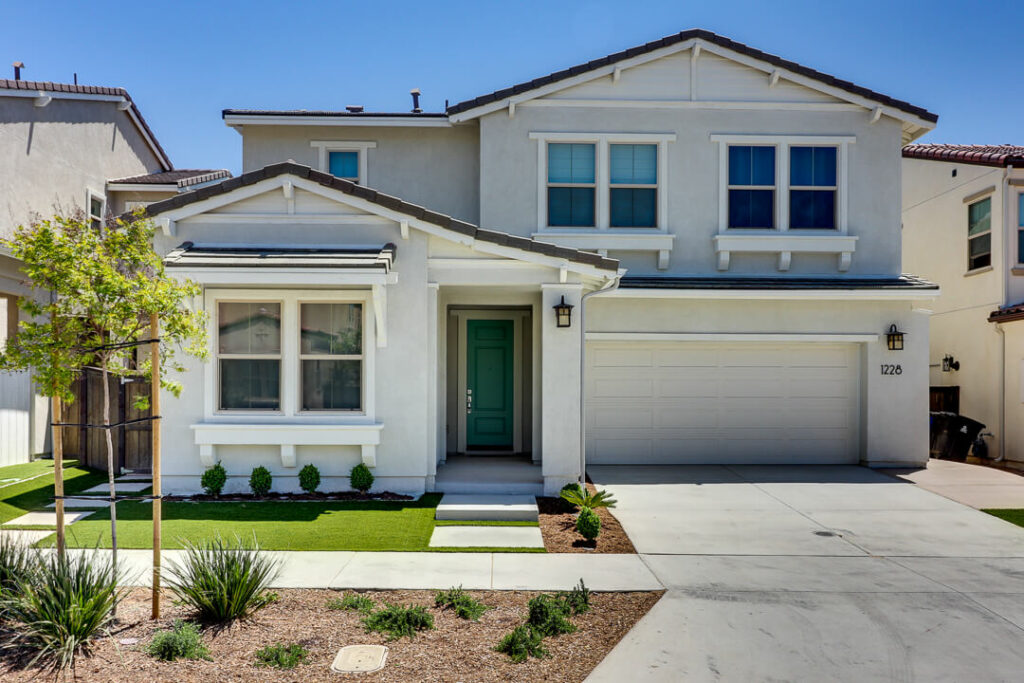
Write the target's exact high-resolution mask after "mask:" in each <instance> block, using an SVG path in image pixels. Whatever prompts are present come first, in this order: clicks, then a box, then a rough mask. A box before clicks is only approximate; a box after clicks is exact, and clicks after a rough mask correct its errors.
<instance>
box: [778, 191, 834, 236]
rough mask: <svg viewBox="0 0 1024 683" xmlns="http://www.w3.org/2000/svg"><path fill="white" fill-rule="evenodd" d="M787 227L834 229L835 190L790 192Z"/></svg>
mask: <svg viewBox="0 0 1024 683" xmlns="http://www.w3.org/2000/svg"><path fill="white" fill-rule="evenodd" d="M789 227H791V228H822V229H833V228H835V227H836V193H835V190H791V191H790V193H789Z"/></svg>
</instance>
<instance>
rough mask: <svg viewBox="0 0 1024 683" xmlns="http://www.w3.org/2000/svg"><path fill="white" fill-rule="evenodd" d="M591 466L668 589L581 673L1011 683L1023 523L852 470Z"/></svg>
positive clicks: (1021, 650) (1021, 615) (1018, 635)
mask: <svg viewBox="0 0 1024 683" xmlns="http://www.w3.org/2000/svg"><path fill="white" fill-rule="evenodd" d="M589 472H590V476H591V478H592V479H593V480H594V482H595V483H596V484H597V485H598V486H599V487H603V488H607V489H609V490H610V491H611V492H612V493H613V494H614V495H615V497H616V498H617V499H618V501H619V505H618V507H617V508H616V510H615V515H616V517H618V518H619V520H620V521H621V522H622V524H623V526H624V527H625V528H626V531H627V532H628V533H629V535H630V538H632V540H633V543H634V544H635V546H636V548H637V551H638V552H639V553H641V557H642V559H643V560H644V562H646V563H647V565H648V566H649V567H650V569H651V570H652V571H653V572H654V574H655V575H656V576H657V577H658V579H659V580H660V581H661V582H662V583H663V584H664V585H665V586H666V587H667V588H668V589H669V592H668V594H667V595H666V596H665V598H664V599H662V600H661V601H660V602H659V603H658V604H657V605H656V606H655V607H654V608H653V609H652V610H651V612H650V613H649V614H648V615H647V616H646V617H645V618H644V619H643V620H642V621H641V622H640V623H639V624H637V626H636V627H635V628H634V629H633V630H632V631H631V632H630V633H629V634H628V635H627V636H626V638H625V639H624V640H623V641H622V642H621V643H620V644H619V645H618V646H617V647H616V648H615V649H614V650H613V651H612V653H611V654H610V655H609V656H608V657H607V658H606V659H605V661H604V662H602V663H601V665H600V666H598V668H597V669H595V671H594V672H593V674H592V675H591V677H590V678H589V679H588V680H592V681H621V680H626V679H631V680H632V679H638V678H639V679H643V680H664V681H678V680H687V681H705V680H706V681H780V680H786V681H825V680H828V681H858V682H860V681H874V680H880V681H881V680H885V681H888V680H894V681H913V680H919V681H943V680H948V681H1016V680H1020V677H1021V672H1022V671H1024V529H1021V528H1019V527H1016V526H1014V525H1012V524H1009V523H1007V522H1004V521H1002V520H999V519H997V518H995V517H991V516H989V515H986V514H984V513H982V512H979V511H977V510H974V509H972V508H969V507H967V506H965V505H961V504H960V503H957V502H954V501H952V500H949V499H947V498H944V497H942V496H939V495H936V494H934V493H931V492H929V491H926V490H924V489H922V488H919V487H917V486H915V485H914V484H912V483H909V482H906V481H903V480H900V479H896V478H893V477H890V476H888V475H886V474H882V473H879V472H875V471H872V470H869V469H866V468H861V467H807V466H803V467H783V466H777V467H762V466H742V467H741V466H728V467H718V466H691V467H592V468H590V469H589ZM1022 485H1024V481H1022Z"/></svg>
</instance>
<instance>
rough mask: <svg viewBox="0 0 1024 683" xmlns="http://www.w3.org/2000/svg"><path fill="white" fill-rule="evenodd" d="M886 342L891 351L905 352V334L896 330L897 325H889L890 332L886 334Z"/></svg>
mask: <svg viewBox="0 0 1024 683" xmlns="http://www.w3.org/2000/svg"><path fill="white" fill-rule="evenodd" d="M885 341H886V344H888V346H889V350H890V351H902V350H903V333H902V332H900V331H899V330H897V329H896V324H895V323H894V324H892V325H889V331H888V332H886V333H885Z"/></svg>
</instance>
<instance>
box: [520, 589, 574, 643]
mask: <svg viewBox="0 0 1024 683" xmlns="http://www.w3.org/2000/svg"><path fill="white" fill-rule="evenodd" d="M526 608H527V610H528V611H529V613H530V616H529V617H527V619H526V623H527V625H529V626H530V627H531V628H532V629H533V631H534V632H535V633H537V634H539V635H541V636H557V635H559V634H561V633H572V632H573V631H575V630H576V627H575V626H574V625H573V624H572V622H570V621H569V619H568V617H569V614H570V610H569V609H568V608H567V607H566V605H565V604H563V603H562V601H561V600H559V599H558V598H556V597H555V596H553V595H548V594H546V593H542V594H541V595H538V596H537V597H535V598H531V599H530V601H529V602H528V603H526Z"/></svg>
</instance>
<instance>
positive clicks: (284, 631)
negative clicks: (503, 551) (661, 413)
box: [0, 589, 661, 683]
mask: <svg viewBox="0 0 1024 683" xmlns="http://www.w3.org/2000/svg"><path fill="white" fill-rule="evenodd" d="M362 594H363V595H366V596H367V597H370V598H371V599H373V600H374V601H375V602H376V603H378V604H379V603H382V602H385V601H386V602H392V603H401V604H418V605H426V606H429V608H430V612H431V613H432V614H433V615H434V625H435V627H436V630H433V631H421V632H420V633H419V634H418V635H417V636H416V637H415V638H414V639H408V638H403V639H401V640H397V641H390V642H388V641H387V640H386V638H385V636H384V635H383V634H378V633H366V632H365V631H364V629H363V627H362V625H361V623H360V618H361V615H360V614H358V613H356V612H346V611H334V610H329V609H327V607H326V604H327V602H328V600H330V599H332V598H335V597H338V596H339V595H340V593H338V592H336V591H329V590H285V591H281V592H280V600H279V601H278V602H277V603H275V604H272V605H270V606H269V607H267V608H265V609H263V610H262V611H260V612H259V613H257V615H256V617H255V618H254V619H253V620H251V621H248V622H243V623H240V624H236V625H234V626H232V627H230V628H226V629H223V630H219V631H218V630H215V629H209V628H208V629H205V630H204V631H203V636H204V640H205V642H206V644H207V646H208V647H209V648H210V652H211V656H212V661H183V660H179V661H176V662H161V661H158V660H156V659H153V658H152V657H150V656H149V655H147V654H146V653H145V648H146V646H147V644H148V643H149V641H150V638H151V637H152V634H153V632H154V631H156V630H157V629H158V628H169V627H170V625H171V624H172V622H173V621H174V619H176V618H177V619H187V618H188V617H189V614H188V612H187V611H186V610H185V609H184V608H181V607H176V606H174V605H173V604H171V603H170V601H169V600H165V613H164V618H163V619H161V620H160V621H158V622H152V621H150V619H149V614H150V603H149V592H148V590H144V589H139V590H135V591H133V592H132V593H131V594H130V595H129V596H128V598H127V599H126V601H125V602H124V603H122V606H121V609H120V613H119V619H120V621H119V624H118V626H117V628H116V629H115V630H114V631H113V633H112V635H111V637H109V638H103V639H102V640H101V641H100V643H99V645H98V646H97V647H96V648H95V650H94V651H93V653H92V655H91V656H89V657H85V658H81V659H80V660H79V663H78V666H77V672H76V673H77V680H79V681H87V682H91V681H175V682H193V681H339V680H359V681H582V680H583V679H584V678H586V676H587V674H589V672H590V671H591V670H592V669H593V668H594V667H595V666H596V665H597V664H598V662H600V661H601V660H602V659H603V658H604V657H605V655H606V654H607V653H608V652H609V651H610V650H611V649H612V647H614V646H615V644H616V643H618V641H619V640H620V639H621V638H622V637H623V636H624V635H625V634H626V632H627V631H628V630H629V629H630V628H631V627H632V626H633V624H635V623H636V621H637V620H639V619H640V617H642V616H643V615H644V614H645V613H646V612H647V610H649V609H650V608H651V607H652V606H653V605H654V603H655V602H657V600H658V598H659V597H660V596H661V592H644V593H595V594H593V595H592V598H591V605H592V609H591V610H590V611H589V612H587V613H584V614H581V615H579V616H576V617H573V619H572V620H573V623H575V624H576V626H577V627H578V629H579V630H577V631H576V632H575V633H570V634H566V635H561V636H558V637H552V638H547V639H545V642H544V644H545V646H546V647H547V649H548V650H549V652H550V656H549V657H547V658H545V659H529V660H527V661H526V662H523V663H520V664H516V663H514V662H512V661H511V660H510V659H509V658H508V657H507V656H506V655H504V654H501V653H498V652H495V651H494V649H493V648H494V646H495V645H496V644H497V643H498V642H499V641H500V640H501V638H502V636H504V635H505V634H506V633H508V632H509V631H511V630H512V629H513V628H514V627H515V626H517V625H519V624H521V623H523V621H524V620H525V618H526V603H527V601H528V600H529V599H530V598H532V597H533V596H535V595H537V594H538V593H536V592H525V591H470V594H471V595H472V596H473V597H474V598H476V599H477V600H480V601H481V602H483V603H484V604H486V605H488V606H489V607H491V608H492V609H490V610H488V611H487V612H486V613H485V614H484V615H483V616H482V617H481V618H480V621H479V622H472V621H465V620H462V619H459V618H458V617H456V616H455V615H454V614H453V613H451V612H447V611H442V610H440V609H437V608H435V607H434V606H433V605H434V595H433V592H431V591H382V592H378V591H367V592H365V593H362ZM123 639H138V642H137V643H135V644H127V645H124V644H119V643H120V641H122V640H123ZM278 642H280V643H285V644H288V643H301V644H302V645H303V646H305V647H306V648H308V650H309V657H308V659H307V661H306V663H304V664H301V665H299V666H298V667H297V668H295V669H291V670H284V671H283V670H280V669H275V668H264V667H257V666H256V665H255V662H256V657H255V652H256V651H257V650H259V649H261V648H263V647H266V646H268V645H273V644H274V643H278ZM355 644H382V645H386V646H387V647H388V648H390V652H389V653H388V658H387V664H386V666H385V667H384V669H383V670H382V671H379V672H377V673H373V674H358V675H342V674H336V673H333V672H332V671H331V670H330V665H331V661H332V660H333V658H334V656H335V654H336V653H337V651H338V650H339V649H340V648H341V647H344V646H345V645H355ZM3 657H4V658H3V659H0V680H3V681H5V682H8V681H9V682H12V683H13V682H15V681H19V682H20V681H29V680H45V679H47V676H46V675H45V674H42V675H41V674H40V671H39V670H38V669H18V668H17V661H16V660H15V659H14V655H12V654H11V653H9V652H8V653H5V654H4V655H3ZM33 677H35V678H33ZM68 678H69V680H70V678H71V677H70V676H69V677H68Z"/></svg>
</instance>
